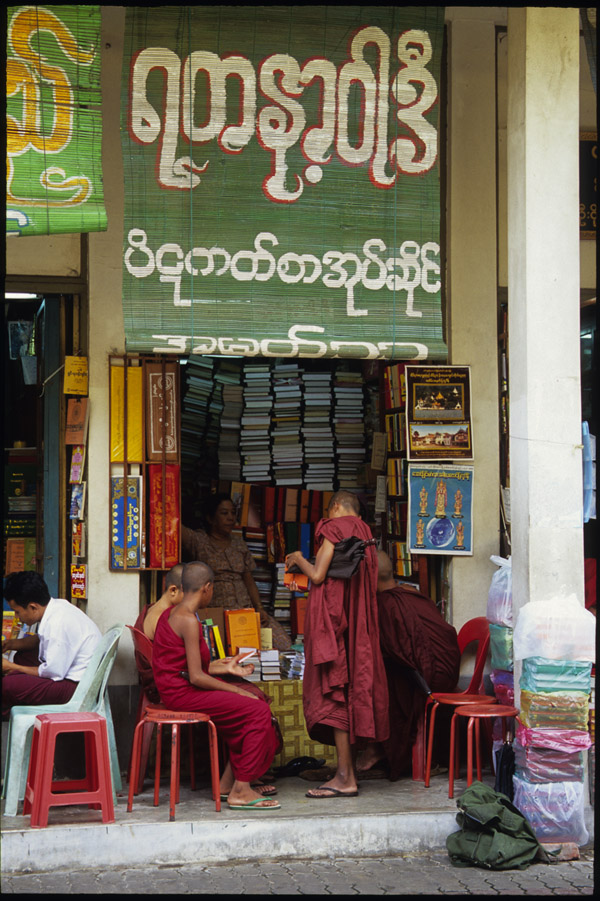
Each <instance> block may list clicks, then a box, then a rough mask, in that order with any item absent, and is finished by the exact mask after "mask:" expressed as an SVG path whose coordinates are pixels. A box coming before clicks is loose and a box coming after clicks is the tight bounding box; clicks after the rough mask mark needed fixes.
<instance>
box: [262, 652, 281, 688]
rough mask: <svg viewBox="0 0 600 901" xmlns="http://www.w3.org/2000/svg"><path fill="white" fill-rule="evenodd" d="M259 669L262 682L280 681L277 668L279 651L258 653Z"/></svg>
mask: <svg viewBox="0 0 600 901" xmlns="http://www.w3.org/2000/svg"><path fill="white" fill-rule="evenodd" d="M260 668H261V674H262V681H263V682H273V681H275V680H278V679H281V669H280V666H279V651H277V650H276V649H269V650H266V651H261V652H260Z"/></svg>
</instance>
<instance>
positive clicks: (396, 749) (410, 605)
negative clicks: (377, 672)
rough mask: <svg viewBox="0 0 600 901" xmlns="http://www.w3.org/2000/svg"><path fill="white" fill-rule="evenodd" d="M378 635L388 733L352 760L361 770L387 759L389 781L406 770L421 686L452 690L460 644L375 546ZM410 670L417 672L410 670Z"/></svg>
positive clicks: (429, 602) (422, 698) (422, 695)
mask: <svg viewBox="0 0 600 901" xmlns="http://www.w3.org/2000/svg"><path fill="white" fill-rule="evenodd" d="M377 558H378V564H379V575H378V579H377V604H378V609H379V637H380V641H381V650H382V653H383V659H384V661H385V671H386V676H387V684H388V693H389V725H390V728H389V737H388V738H387V739H386V740H385V741H383V742H381V743H379V744H375V743H371V744H369V745H368V747H367V748H366V750H364V751H363V752H362V753H361V754H359V756H358V758H357V762H356V767H357V771H358V773H359V774H360V773H361V772H365V771H367V770H369V769H370V768H371V767H373V766H374V765H375V763H378V762H379V761H381V760H383V759H385V760H387V764H388V770H389V776H390V779H391V780H392V781H395V780H396V779H399V778H400V776H403V775H406V774H407V773H408V772H410V768H411V762H412V746H413V744H414V741H415V737H416V734H417V725H418V721H419V717H421V716H423V711H424V708H425V701H426V697H427V694H426V691H424V690H423V688H421V687H420V679H419V676H420V677H422V679H423V680H424V681H425V683H426V686H427V687H428V688H429V689H430V690H431V691H453V690H454V688H455V687H456V683H457V682H458V676H459V671H460V650H459V647H458V639H457V635H456V629H455V628H454V626H452V625H450V623H447V622H446V621H445V620H444V619H443V617H442V615H441V614H440V612H439V610H438V609H437V607H436V606H435V604H434V603H433V601H432V600H430V598H428V597H426V596H425V595H424V594H421V592H419V591H417V590H416V589H415V588H413V587H412V585H409V584H407V583H399V584H397V583H396V581H395V579H394V573H393V567H392V561H391V560H390V558H389V557H388V555H387V554H385V553H384V552H383V551H378V552H377ZM415 672H416V673H418V674H419V675H418V676H415Z"/></svg>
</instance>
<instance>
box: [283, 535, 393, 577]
mask: <svg viewBox="0 0 600 901" xmlns="http://www.w3.org/2000/svg"><path fill="white" fill-rule="evenodd" d="M375 544H376V542H375V539H374V538H370V539H369V540H368V541H365V540H364V539H362V538H357V537H356V536H355V535H351V536H350V538H342V540H341V541H338V543H337V544H335V545H334V547H333V557H332V559H331V563H330V564H329V569H328V570H327V578H328V579H351V578H352V576H353V575H354V573H355V572H356V570H357V569H358V565H359V563H360V562H361V560H364V559H365V548H367V547H369V545H371V546H374V545H375ZM308 562H309V563H312V564H313V565H314V562H315V558H314V557H311V558H310V559H309V561H308ZM288 572H291V573H299V572H302V570H301V569H300V567H299V566H296V564H295V563H292V565H291V566H290V568H289V570H288Z"/></svg>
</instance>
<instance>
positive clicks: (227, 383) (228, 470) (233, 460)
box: [219, 368, 244, 482]
mask: <svg viewBox="0 0 600 901" xmlns="http://www.w3.org/2000/svg"><path fill="white" fill-rule="evenodd" d="M219 375H220V377H221V380H222V384H223V393H222V400H223V415H222V416H221V427H220V431H219V478H220V479H228V480H230V481H232V482H237V481H239V480H240V479H241V475H242V458H241V456H240V429H241V422H240V420H241V417H242V408H243V400H244V389H243V387H242V385H241V384H240V370H239V368H233V369H231V370H226V369H223V370H222V371H220V372H219Z"/></svg>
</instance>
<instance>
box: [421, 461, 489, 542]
mask: <svg viewBox="0 0 600 901" xmlns="http://www.w3.org/2000/svg"><path fill="white" fill-rule="evenodd" d="M473 471H474V467H473V466H438V465H436V464H426V465H423V464H410V465H409V467H408V529H407V535H408V540H409V550H410V553H411V554H452V555H455V556H465V555H466V556H472V555H473Z"/></svg>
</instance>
